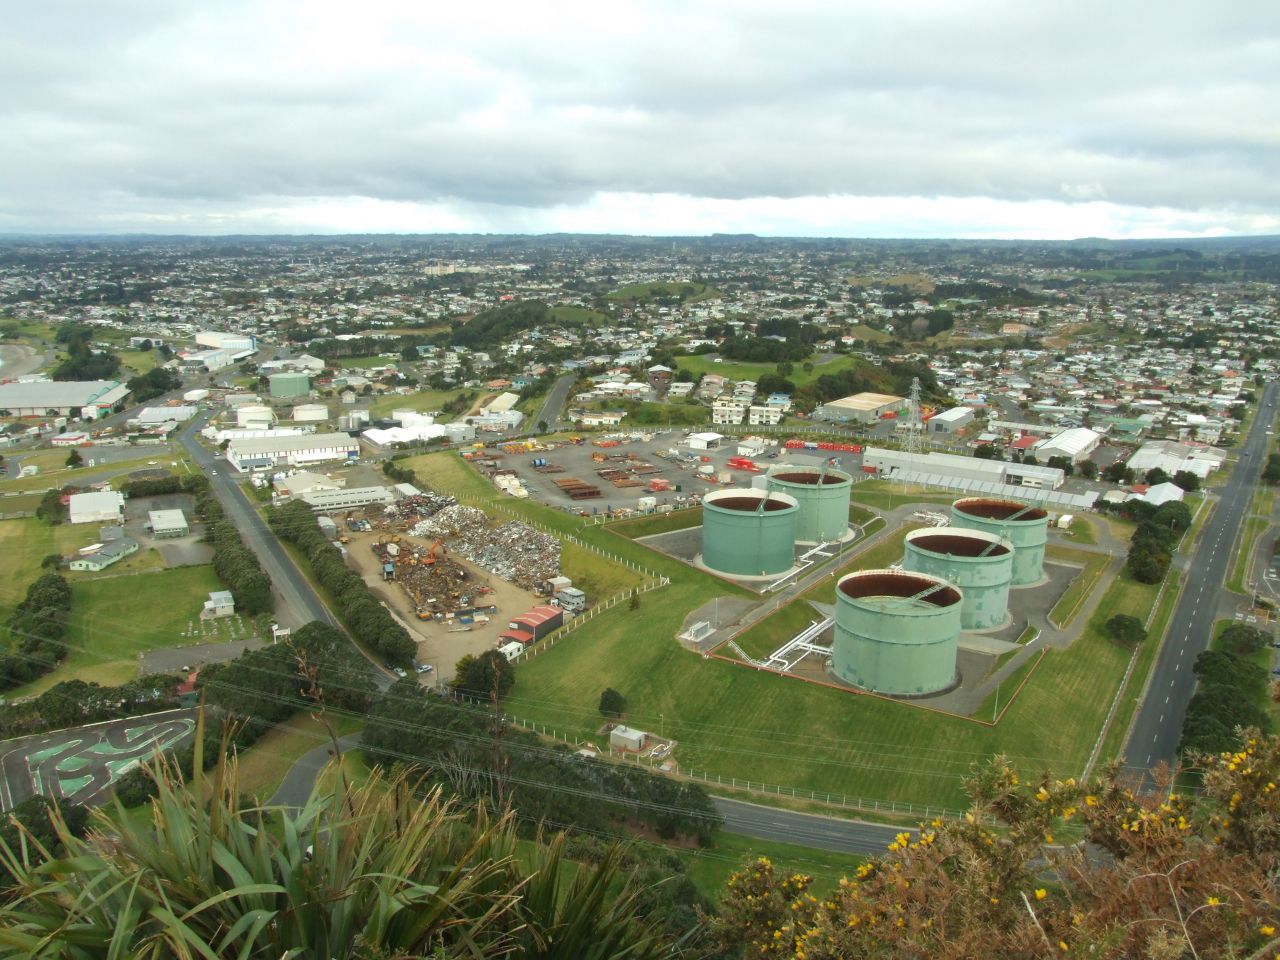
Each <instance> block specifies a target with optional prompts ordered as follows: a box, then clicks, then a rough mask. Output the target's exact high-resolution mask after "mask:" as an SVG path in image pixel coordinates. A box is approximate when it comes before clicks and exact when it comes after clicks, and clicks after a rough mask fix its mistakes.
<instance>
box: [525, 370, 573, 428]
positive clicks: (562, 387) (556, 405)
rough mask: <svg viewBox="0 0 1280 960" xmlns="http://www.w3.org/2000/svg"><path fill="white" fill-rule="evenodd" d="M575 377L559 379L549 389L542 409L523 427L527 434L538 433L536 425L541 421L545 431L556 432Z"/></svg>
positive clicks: (568, 376)
mask: <svg viewBox="0 0 1280 960" xmlns="http://www.w3.org/2000/svg"><path fill="white" fill-rule="evenodd" d="M577 379H578V378H577V377H574V376H572V375H566V376H563V377H560V378H559V379H557V380H556V382H555V383H554V384H553V385H552V387H551V392H550V393H548V394H547V399H546V400H545V401H543V404H542V409H541V410H539V411H538V415H537V416H536V417H534V418H533V422H532V423H528V424H526V425H525V426H526V427H527V428H528V432H529V433H531V434H532V433H537V432H538V424H539V423H541V422H542V421H543V420H545V421H546V422H547V430H548V431H553V430H556V429H557V428H558V426H559V423H560V412H561V411H562V410H564V404H565V401H566V400H568V399H569V389H570V388H571V387H572V386H573V385H574V383H576V382H577Z"/></svg>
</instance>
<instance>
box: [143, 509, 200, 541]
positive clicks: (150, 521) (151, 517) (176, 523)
mask: <svg viewBox="0 0 1280 960" xmlns="http://www.w3.org/2000/svg"><path fill="white" fill-rule="evenodd" d="M147 526H149V527H150V528H151V535H152V536H153V537H155V538H156V539H157V540H176V539H177V538H178V537H185V536H186V535H187V534H189V533H190V532H191V528H190V527H189V526H188V525H187V517H186V514H184V513H183V512H182V511H181V510H149V511H148V512H147Z"/></svg>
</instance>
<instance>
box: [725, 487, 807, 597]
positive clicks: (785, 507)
mask: <svg viewBox="0 0 1280 960" xmlns="http://www.w3.org/2000/svg"><path fill="white" fill-rule="evenodd" d="M798 515H799V508H798V506H797V504H796V500H795V497H790V496H787V495H786V494H785V493H774V492H772V491H770V490H739V489H735V490H716V491H715V492H713V493H708V494H707V495H706V496H705V497H703V498H702V562H703V563H704V564H705V565H706V566H707V567H708V568H709V569H711V570H714V571H716V572H717V573H726V574H729V575H730V576H737V577H768V576H776V575H777V574H780V573H786V572H787V571H788V570H790V569H791V568H792V566H794V565H795V552H796V551H795V544H796V517H797V516H798Z"/></svg>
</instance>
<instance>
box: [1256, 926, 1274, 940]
mask: <svg viewBox="0 0 1280 960" xmlns="http://www.w3.org/2000/svg"><path fill="white" fill-rule="evenodd" d="M1258 930H1259V931H1260V932H1261V933H1262V935H1263V936H1264V937H1270V936H1274V935H1275V932H1276V928H1275V927H1273V926H1272V925H1271V924H1269V923H1264V924H1263V925H1262V926H1260V927H1259V928H1258Z"/></svg>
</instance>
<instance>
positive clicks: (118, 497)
mask: <svg viewBox="0 0 1280 960" xmlns="http://www.w3.org/2000/svg"><path fill="white" fill-rule="evenodd" d="M67 509H68V519H69V521H70V522H71V523H119V522H120V521H121V520H123V519H124V494H122V493H119V492H118V491H115V490H102V491H99V492H95V493H73V494H72V495H71V499H70V500H69V501H68V502H67Z"/></svg>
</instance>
